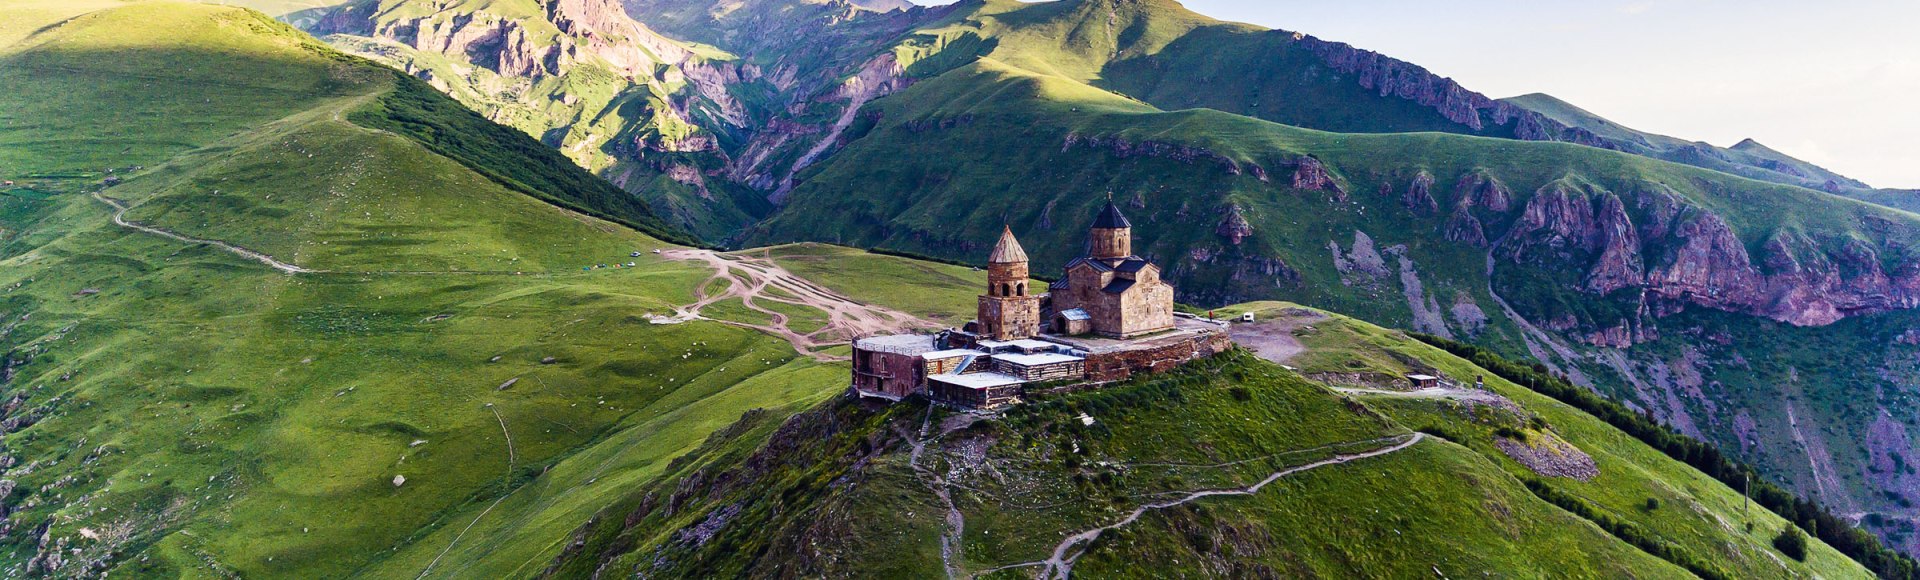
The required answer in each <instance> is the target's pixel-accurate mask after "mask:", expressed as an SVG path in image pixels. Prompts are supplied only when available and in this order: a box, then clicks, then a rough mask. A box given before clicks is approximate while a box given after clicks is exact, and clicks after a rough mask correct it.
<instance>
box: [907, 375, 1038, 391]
mask: <svg viewBox="0 0 1920 580" xmlns="http://www.w3.org/2000/svg"><path fill="white" fill-rule="evenodd" d="M927 380H929V381H934V382H937V383H946V384H949V385H953V386H956V387H962V388H967V389H985V388H990V387H1004V386H1008V385H1018V384H1022V383H1025V382H1026V381H1024V380H1021V379H1020V377H1015V376H1008V375H1003V374H1000V373H973V374H969V375H933V376H930V377H927Z"/></svg>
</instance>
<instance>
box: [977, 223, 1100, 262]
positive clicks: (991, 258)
mask: <svg viewBox="0 0 1920 580" xmlns="http://www.w3.org/2000/svg"><path fill="white" fill-rule="evenodd" d="M1122 219H1125V218H1122ZM1025 261H1027V251H1026V250H1025V249H1023V248H1021V247H1020V240H1017V239H1014V237H1013V227H1012V226H1006V227H1005V229H1003V230H1001V231H1000V243H998V244H994V246H993V253H992V254H990V255H988V256H987V263H989V264H1012V263H1015V262H1025Z"/></svg>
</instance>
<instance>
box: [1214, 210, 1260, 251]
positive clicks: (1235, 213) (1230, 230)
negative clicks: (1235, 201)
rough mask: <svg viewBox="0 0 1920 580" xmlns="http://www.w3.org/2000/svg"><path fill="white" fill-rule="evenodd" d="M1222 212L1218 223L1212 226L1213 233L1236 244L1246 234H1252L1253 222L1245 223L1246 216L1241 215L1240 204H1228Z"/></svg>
mask: <svg viewBox="0 0 1920 580" xmlns="http://www.w3.org/2000/svg"><path fill="white" fill-rule="evenodd" d="M1222 213H1224V214H1225V217H1223V218H1221V220H1220V225H1218V226H1215V227H1214V228H1213V233H1214V234H1216V235H1218V236H1220V237H1223V238H1226V239H1227V241H1228V242H1230V243H1232V244H1233V245H1236V246H1238V245H1240V242H1241V241H1243V240H1246V239H1247V236H1251V235H1253V224H1250V223H1247V218H1246V216H1244V215H1241V213H1242V210H1241V209H1240V206H1238V205H1232V204H1229V205H1228V206H1227V209H1226V211H1224V212H1222Z"/></svg>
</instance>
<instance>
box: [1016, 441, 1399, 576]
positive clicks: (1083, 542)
mask: <svg viewBox="0 0 1920 580" xmlns="http://www.w3.org/2000/svg"><path fill="white" fill-rule="evenodd" d="M1426 438H1427V435H1426V434H1425V433H1414V434H1412V435H1410V436H1408V437H1407V438H1406V440H1405V441H1401V442H1400V443H1396V444H1393V445H1389V446H1386V447H1382V448H1379V449H1374V450H1371V451H1363V452H1360V453H1352V454H1347V455H1336V456H1333V457H1331V458H1327V459H1323V460H1320V461H1315V462H1313V463H1308V464H1305V465H1299V466H1295V467H1289V468H1286V469H1282V470H1280V471H1276V472H1274V473H1273V475H1269V476H1267V478H1266V479H1262V480H1260V482H1259V483H1255V484H1253V485H1250V486H1247V487H1244V488H1239V489H1218V490H1204V491H1195V492H1190V493H1188V494H1187V495H1186V496H1185V497H1182V498H1180V499H1176V500H1172V501H1163V502H1155V503H1150V504H1146V505H1142V506H1140V507H1138V508H1134V510H1133V512H1131V513H1129V514H1127V517H1125V518H1121V519H1120V521H1117V522H1114V523H1111V524H1107V525H1105V526H1101V527H1098V528H1094V529H1091V530H1087V531H1084V532H1080V533H1078V534H1074V535H1071V536H1067V539H1065V540H1062V541H1061V542H1060V545H1059V546H1056V547H1055V548H1054V549H1053V556H1052V557H1050V558H1047V559H1046V560H1041V561H1038V562H1027V563H1024V564H1013V565H1010V566H1002V567H999V568H995V569H993V570H991V571H998V570H1007V569H1011V568H1024V567H1029V566H1041V567H1044V568H1045V569H1046V570H1045V571H1044V572H1043V573H1042V576H1044V577H1047V578H1067V577H1068V576H1071V575H1072V574H1073V562H1074V560H1077V559H1079V558H1080V556H1082V555H1085V554H1086V553H1087V547H1088V546H1090V545H1091V544H1092V543H1093V541H1094V540H1095V539H1097V538H1099V537H1100V534H1102V533H1106V532H1107V531H1109V530H1115V529H1119V528H1121V527H1125V526H1126V525H1127V524H1131V523H1133V522H1134V521H1135V520H1138V519H1140V517H1141V516H1144V515H1146V514H1147V512H1149V511H1153V510H1158V509H1165V508H1170V507H1176V506H1180V505H1184V504H1187V503H1191V502H1194V501H1197V500H1201V499H1205V498H1209V497H1218V496H1247V495H1253V494H1256V493H1259V492H1260V489H1261V488H1264V487H1266V486H1267V484H1270V483H1273V482H1275V481H1279V480H1280V478H1283V477H1287V476H1289V475H1294V474H1298V473H1303V472H1307V471H1312V470H1315V469H1319V468H1322V467H1329V466H1333V465H1340V464H1343V463H1349V462H1353V461H1358V460H1361V459H1367V458H1370V457H1379V456H1382V455H1387V454H1390V453H1395V452H1399V451H1401V450H1404V449H1406V448H1408V447H1412V446H1414V444H1417V443H1419V442H1421V441H1423V440H1425V439H1426ZM1075 547H1080V549H1079V550H1078V551H1075V550H1074V548H1075Z"/></svg>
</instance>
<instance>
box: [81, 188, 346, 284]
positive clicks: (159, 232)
mask: <svg viewBox="0 0 1920 580" xmlns="http://www.w3.org/2000/svg"><path fill="white" fill-rule="evenodd" d="M93 198H94V199H97V200H100V203H104V204H107V206H108V207H111V208H113V223H114V225H117V226H120V227H123V228H128V229H132V230H136V231H141V232H146V233H149V234H153V235H156V236H160V237H163V238H167V239H171V240H175V241H180V242H186V243H189V244H206V245H209V246H213V247H216V248H220V249H223V250H226V251H229V252H233V253H235V254H238V255H240V257H243V258H246V259H249V260H253V261H255V262H259V263H262V264H266V265H268V266H272V267H273V269H275V270H279V271H282V272H286V273H288V274H313V273H318V272H321V271H320V270H310V269H307V268H302V267H299V266H295V265H293V264H288V263H286V262H282V261H279V260H275V259H273V256H268V255H266V254H262V253H260V252H255V251H253V250H249V249H246V248H242V247H240V246H236V245H233V244H229V243H226V242H222V241H220V240H207V239H201V238H195V237H190V236H184V235H180V234H177V233H174V232H171V231H167V230H163V229H160V228H156V227H153V226H149V225H145V224H141V223H139V222H130V221H127V220H126V215H127V210H128V209H131V208H128V207H127V206H125V205H122V204H121V203H120V202H118V201H114V200H113V198H110V197H107V196H104V195H100V192H98V191H96V192H93Z"/></svg>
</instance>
